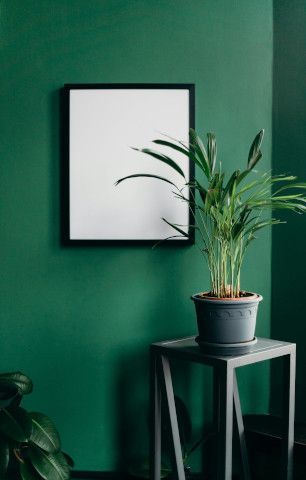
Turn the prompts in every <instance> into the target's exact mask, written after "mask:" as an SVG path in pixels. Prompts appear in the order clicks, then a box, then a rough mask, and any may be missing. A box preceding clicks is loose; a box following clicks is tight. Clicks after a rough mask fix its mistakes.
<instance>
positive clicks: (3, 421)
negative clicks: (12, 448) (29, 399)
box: [0, 407, 32, 442]
mask: <svg viewBox="0 0 306 480" xmlns="http://www.w3.org/2000/svg"><path fill="white" fill-rule="evenodd" d="M31 426H32V425H31V424H30V423H29V416H28V414H27V412H26V411H25V410H24V409H23V408H20V407H17V408H7V409H3V410H1V412H0V432H1V433H3V434H4V435H6V436H7V437H9V438H11V439H12V440H15V441H16V442H26V441H27V440H28V438H29V436H30V430H31Z"/></svg>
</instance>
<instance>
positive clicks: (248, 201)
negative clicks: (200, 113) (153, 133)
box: [116, 129, 306, 298]
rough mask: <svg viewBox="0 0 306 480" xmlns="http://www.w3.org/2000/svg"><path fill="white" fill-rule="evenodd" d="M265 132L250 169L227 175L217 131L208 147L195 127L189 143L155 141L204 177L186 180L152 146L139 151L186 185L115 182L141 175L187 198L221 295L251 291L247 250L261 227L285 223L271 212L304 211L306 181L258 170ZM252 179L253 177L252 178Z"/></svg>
mask: <svg viewBox="0 0 306 480" xmlns="http://www.w3.org/2000/svg"><path fill="white" fill-rule="evenodd" d="M263 136H264V130H261V131H260V132H259V133H258V134H257V135H256V137H255V139H254V141H253V143H252V145H251V147H250V150H249V155H248V161H247V166H246V169H245V170H243V171H240V170H235V171H234V172H233V173H232V174H231V175H230V176H227V177H226V174H225V172H224V171H223V169H222V165H221V163H220V164H217V143H216V137H215V135H214V134H213V133H208V134H207V145H206V147H205V146H204V143H203V141H202V140H201V138H200V137H199V136H198V135H197V133H196V132H195V131H194V130H192V129H191V130H190V136H189V143H186V142H182V141H179V140H175V139H173V138H171V137H167V136H166V139H157V140H154V141H153V143H155V144H156V145H159V146H162V147H166V148H168V149H171V150H172V152H173V153H175V154H176V155H177V153H178V152H179V153H180V154H181V155H182V156H183V157H185V158H186V159H187V160H188V159H190V160H191V161H192V162H194V163H195V165H196V166H197V167H198V169H199V171H200V174H201V177H203V178H204V180H201V181H199V180H191V181H188V180H186V178H185V175H184V172H183V170H182V169H181V167H180V166H179V165H178V163H177V162H176V161H175V160H173V158H171V157H170V156H168V155H166V154H164V153H161V152H158V151H155V150H152V149H148V148H144V149H135V150H138V151H139V152H143V153H145V154H147V155H150V156H151V157H153V158H155V159H156V160H159V161H161V162H163V163H165V164H167V165H168V166H169V167H170V168H172V169H174V170H175V171H176V172H177V173H178V174H179V175H180V176H181V177H183V181H184V186H183V188H179V187H178V186H177V185H176V184H175V183H174V182H172V181H171V180H169V179H168V178H166V177H161V176H158V175H151V174H147V173H137V174H133V175H129V176H126V177H124V178H121V179H119V180H118V181H117V182H116V184H117V185H118V184H119V183H121V182H122V181H124V180H126V179H130V178H136V177H150V178H155V179H158V180H160V181H163V182H167V183H169V184H171V186H172V187H173V190H172V192H173V194H174V196H175V197H176V198H177V199H179V200H181V201H183V202H186V203H187V204H188V206H189V208H190V212H191V215H192V218H193V222H192V225H191V226H190V228H193V229H195V230H196V231H197V232H198V235H197V238H198V241H197V245H198V247H199V250H200V252H201V254H202V255H203V256H204V257H205V259H206V261H207V266H208V270H209V272H210V283H211V286H210V292H209V295H210V296H212V297H218V298H239V297H241V296H244V295H245V294H246V293H245V292H243V291H242V290H241V284H240V277H241V267H242V263H243V260H244V257H245V254H246V251H247V249H248V247H249V245H250V244H251V242H252V241H253V240H254V239H255V238H256V237H255V234H256V232H258V231H259V230H261V229H263V228H265V227H268V226H270V225H276V224H279V223H284V222H281V221H280V220H279V219H277V218H274V217H272V218H271V215H270V214H269V211H274V210H291V211H293V212H296V213H303V212H305V210H306V197H305V194H304V193H303V190H305V189H306V183H298V182H296V177H294V176H291V175H290V176H289V175H272V174H271V173H270V172H266V173H263V174H260V173H258V172H256V171H255V170H254V167H255V166H256V165H257V163H258V161H259V160H260V159H261V157H262V153H261V151H260V147H261V143H262V139H263ZM247 180H248V181H247ZM163 220H164V221H165V222H166V223H167V224H168V225H170V226H171V227H172V228H173V229H174V231H175V234H174V235H173V236H171V237H168V238H173V237H175V236H184V237H187V236H188V233H186V232H185V231H184V229H183V227H184V226H183V225H178V224H174V223H171V222H170V221H169V220H166V219H163Z"/></svg>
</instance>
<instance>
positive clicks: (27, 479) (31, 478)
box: [19, 460, 41, 480]
mask: <svg viewBox="0 0 306 480" xmlns="http://www.w3.org/2000/svg"><path fill="white" fill-rule="evenodd" d="M19 469H20V475H21V478H22V480H41V476H40V475H39V474H38V473H37V471H36V470H35V469H34V468H33V466H32V465H31V464H30V462H28V461H27V460H25V461H24V462H23V463H20V466H19Z"/></svg>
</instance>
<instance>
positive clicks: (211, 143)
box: [207, 133, 217, 173]
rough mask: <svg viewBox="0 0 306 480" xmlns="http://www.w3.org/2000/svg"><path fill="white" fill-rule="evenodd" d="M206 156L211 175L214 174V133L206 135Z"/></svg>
mask: <svg viewBox="0 0 306 480" xmlns="http://www.w3.org/2000/svg"><path fill="white" fill-rule="evenodd" d="M207 155H208V161H209V164H210V171H211V173H213V172H214V169H215V166H216V160H217V142H216V136H215V134H214V133H208V134H207Z"/></svg>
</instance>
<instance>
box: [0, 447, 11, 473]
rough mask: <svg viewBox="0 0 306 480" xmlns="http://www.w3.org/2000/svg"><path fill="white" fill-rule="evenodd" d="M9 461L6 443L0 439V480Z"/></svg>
mask: <svg viewBox="0 0 306 480" xmlns="http://www.w3.org/2000/svg"><path fill="white" fill-rule="evenodd" d="M9 459H10V450H9V446H8V443H7V442H6V441H5V440H4V439H3V438H1V439H0V478H4V475H5V473H6V469H7V466H8V463H9Z"/></svg>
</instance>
